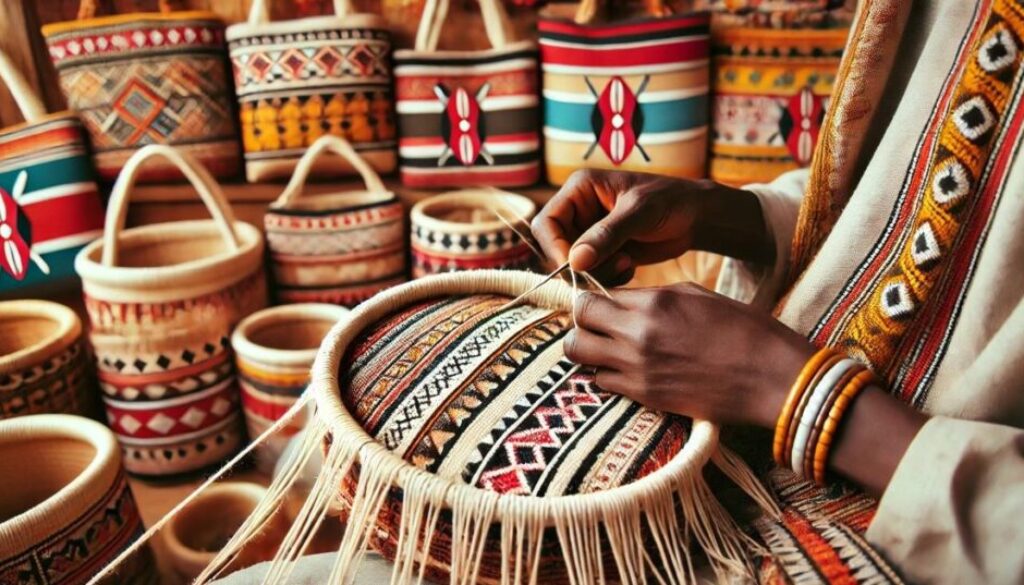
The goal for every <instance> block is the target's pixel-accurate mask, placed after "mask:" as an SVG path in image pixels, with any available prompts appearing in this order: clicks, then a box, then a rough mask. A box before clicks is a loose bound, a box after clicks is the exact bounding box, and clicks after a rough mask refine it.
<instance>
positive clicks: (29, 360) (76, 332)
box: [0, 299, 82, 372]
mask: <svg viewBox="0 0 1024 585" xmlns="http://www.w3.org/2000/svg"><path fill="white" fill-rule="evenodd" d="M19 317H34V318H43V319H47V320H49V321H52V322H53V323H55V324H56V325H57V329H56V330H55V331H54V332H53V333H51V334H50V335H47V336H45V337H43V338H42V339H39V340H37V341H35V342H33V343H31V344H29V345H26V346H24V347H22V348H20V349H17V350H15V351H13V352H11V353H8V354H3V355H0V372H12V371H15V370H20V369H23V368H25V367H31V366H33V365H35V364H36V363H38V362H40V361H42V360H43V359H46V358H47V357H50V356H52V355H54V354H55V353H57V352H60V351H64V349H66V348H67V347H70V346H71V344H73V343H74V342H75V341H76V340H77V339H78V338H79V337H81V335H82V321H81V319H79V318H78V314H76V313H75V312H74V311H72V310H71V309H70V308H68V307H66V306H64V305H61V304H59V303H54V302H52V301H46V300H37V299H18V300H13V301H3V302H0V321H6V320H8V319H17V318H19Z"/></svg>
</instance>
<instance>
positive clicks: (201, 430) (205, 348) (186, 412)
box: [75, 145, 267, 475]
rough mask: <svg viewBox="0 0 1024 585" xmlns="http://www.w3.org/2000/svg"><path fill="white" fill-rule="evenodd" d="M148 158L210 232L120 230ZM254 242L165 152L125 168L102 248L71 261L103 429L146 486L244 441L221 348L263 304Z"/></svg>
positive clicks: (258, 236) (211, 191)
mask: <svg viewBox="0 0 1024 585" xmlns="http://www.w3.org/2000/svg"><path fill="white" fill-rule="evenodd" d="M151 157H161V158H164V159H166V161H167V162H169V163H170V164H171V165H172V166H175V167H176V168H178V169H179V170H180V171H181V172H182V173H184V175H185V176H186V177H187V178H188V179H189V181H190V182H191V183H192V185H193V187H195V189H196V191H197V192H198V193H199V195H200V197H201V198H202V199H203V201H204V202H205V203H206V205H207V207H208V208H209V210H210V212H211V213H212V214H213V219H212V220H198V221H179V222H169V223H162V224H156V225H148V226H143V227H139V228H132V229H129V230H124V229H123V227H124V221H125V215H126V213H127V201H128V198H129V197H130V193H131V191H132V189H133V184H134V181H135V176H136V174H137V173H138V171H139V168H140V167H141V166H142V164H143V163H144V162H145V161H146V160H147V159H149V158H151ZM262 261H263V234H262V233H261V232H260V231H259V230H258V229H256V228H255V227H253V226H251V225H249V224H247V223H242V222H237V221H235V219H234V215H233V214H232V212H231V208H230V206H229V205H228V204H227V202H226V201H225V199H224V196H223V194H222V193H221V191H220V188H219V186H218V185H217V183H216V182H215V181H214V180H213V178H212V177H211V176H210V175H209V173H207V172H206V170H205V169H204V168H203V167H202V166H201V165H199V164H198V163H197V162H196V161H195V159H193V158H192V157H191V156H189V155H187V154H186V153H182V152H179V151H176V150H175V149H173V148H171V147H168V146H162V145H150V146H147V147H145V148H143V149H141V150H139V152H138V153H137V154H136V155H135V156H133V157H132V159H131V160H129V161H128V163H127V164H126V165H125V169H124V172H123V173H122V174H121V176H120V177H118V180H117V183H116V184H115V185H114V188H113V190H112V191H111V195H110V203H109V207H108V210H107V220H106V228H105V229H104V237H103V239H102V240H100V241H97V242H93V243H92V244H90V245H89V246H87V247H86V248H85V249H83V250H82V252H81V253H80V254H79V255H78V257H77V258H76V259H75V268H76V269H77V270H78V273H79V275H81V277H82V283H83V289H84V292H85V306H86V310H87V311H88V313H89V320H90V322H91V325H92V326H91V328H90V332H89V341H90V342H91V343H92V346H93V349H94V350H95V354H96V362H97V366H98V370H99V380H100V388H101V389H102V391H103V401H104V403H105V405H106V410H107V419H108V421H109V422H110V425H111V428H113V429H114V432H115V433H117V435H118V438H119V439H120V441H121V444H122V446H123V447H124V449H125V467H126V468H127V469H128V471H130V472H132V473H138V474H143V475H173V474H178V473H186V472H191V471H195V470H198V469H202V468H203V467H206V466H208V465H211V464H213V463H216V462H217V461H220V460H221V459H223V458H224V457H225V456H227V455H229V454H230V453H231V452H233V451H234V450H235V449H236V448H237V447H238V445H239V444H240V443H241V441H242V413H241V408H240V407H239V404H238V390H237V387H236V384H235V371H234V364H233V363H232V360H231V356H230V340H229V338H230V336H231V331H232V330H233V329H234V327H235V325H236V324H237V323H238V322H239V321H241V320H242V318H244V317H245V316H247V315H248V314H250V313H252V312H254V311H257V310H259V309H261V308H263V307H264V306H266V302H267V291H266V282H265V280H264V277H263V267H262Z"/></svg>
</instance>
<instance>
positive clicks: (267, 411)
mask: <svg viewBox="0 0 1024 585" xmlns="http://www.w3.org/2000/svg"><path fill="white" fill-rule="evenodd" d="M347 315H348V309H345V308H344V307H339V306H336V305H326V304H314V303H307V304H297V305H282V306H280V307H273V308H270V309H264V310H262V311H259V312H256V313H253V314H252V315H249V317H247V318H246V319H245V320H243V321H242V322H241V323H239V324H238V327H236V328H235V332H234V334H232V336H231V345H232V346H233V347H234V350H235V363H236V364H237V367H238V378H239V385H240V386H241V389H242V411H243V412H244V413H245V425H246V428H247V429H248V431H249V439H250V440H254V439H255V438H256V437H258V436H260V435H261V434H262V433H263V432H264V431H265V430H267V428H268V427H270V425H272V424H273V423H274V421H276V420H277V419H279V418H280V417H281V416H282V415H283V414H284V413H285V412H287V410H288V409H289V408H291V406H292V405H293V404H295V401H296V400H297V399H298V397H299V396H300V395H301V394H302V392H303V391H304V390H305V389H306V386H307V385H308V384H309V368H310V367H311V366H312V365H313V360H314V359H315V358H316V352H317V349H318V348H319V347H320V342H321V341H323V338H324V336H325V335H327V332H328V331H329V330H330V329H331V327H332V326H334V324H335V323H337V322H338V321H340V320H342V319H344V318H346V317H347ZM305 424H306V415H305V414H302V415H300V416H299V417H298V418H296V419H295V420H294V421H293V422H292V423H291V424H289V425H288V427H286V428H285V429H284V431H282V432H280V433H277V434H275V435H274V436H272V437H271V438H270V439H269V440H268V441H267V442H266V443H264V444H263V445H261V446H260V447H259V448H258V450H257V453H256V461H257V466H258V467H259V468H260V469H261V470H264V471H266V472H268V473H269V472H270V471H272V470H273V468H274V464H275V463H276V462H277V459H278V457H279V456H280V455H281V452H282V451H283V450H284V448H285V445H286V444H287V442H288V439H289V438H291V437H292V436H294V435H295V433H297V432H298V431H299V430H301V429H302V427H303V426H305Z"/></svg>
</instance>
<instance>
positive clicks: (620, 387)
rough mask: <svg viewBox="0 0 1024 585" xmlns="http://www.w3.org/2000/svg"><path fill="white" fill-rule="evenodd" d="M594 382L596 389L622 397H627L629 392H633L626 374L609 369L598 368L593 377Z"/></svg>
mask: <svg viewBox="0 0 1024 585" xmlns="http://www.w3.org/2000/svg"><path fill="white" fill-rule="evenodd" d="M594 382H596V383H597V386H598V388H601V389H602V390H607V391H608V392H614V393H616V394H622V395H624V396H629V395H630V392H632V391H633V390H634V387H633V385H631V384H630V382H629V377H628V376H627V375H626V374H623V373H622V372H620V371H618V370H614V369H610V368H598V370H597V373H596V374H595V376H594Z"/></svg>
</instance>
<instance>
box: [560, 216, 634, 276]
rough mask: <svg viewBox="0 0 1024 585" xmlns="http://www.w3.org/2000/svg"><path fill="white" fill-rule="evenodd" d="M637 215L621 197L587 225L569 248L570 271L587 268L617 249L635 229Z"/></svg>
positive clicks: (630, 236)
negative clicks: (610, 208)
mask: <svg viewBox="0 0 1024 585" xmlns="http://www.w3.org/2000/svg"><path fill="white" fill-rule="evenodd" d="M638 219H639V215H638V214H637V213H635V210H634V209H633V206H632V205H629V204H627V203H626V202H625V201H624V200H623V199H622V198H619V200H618V201H617V202H616V205H615V207H613V208H612V210H611V212H610V213H609V214H608V215H606V216H605V217H603V218H601V219H600V220H599V221H597V222H596V223H594V225H592V226H590V227H589V228H587V230H586V231H585V232H583V234H582V235H581V236H580V237H579V238H578V239H577V240H576V243H575V244H573V246H572V248H571V249H570V250H569V265H570V266H571V267H572V269H573V270H577V271H581V270H591V269H592V268H594V267H596V266H598V265H599V264H601V263H602V262H604V261H605V260H607V259H608V258H610V257H611V256H612V254H614V253H615V252H617V251H619V249H620V248H622V247H623V246H624V245H625V244H626V242H628V241H629V240H630V239H631V238H632V237H633V236H634V235H635V234H636V231H637V221H638Z"/></svg>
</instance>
